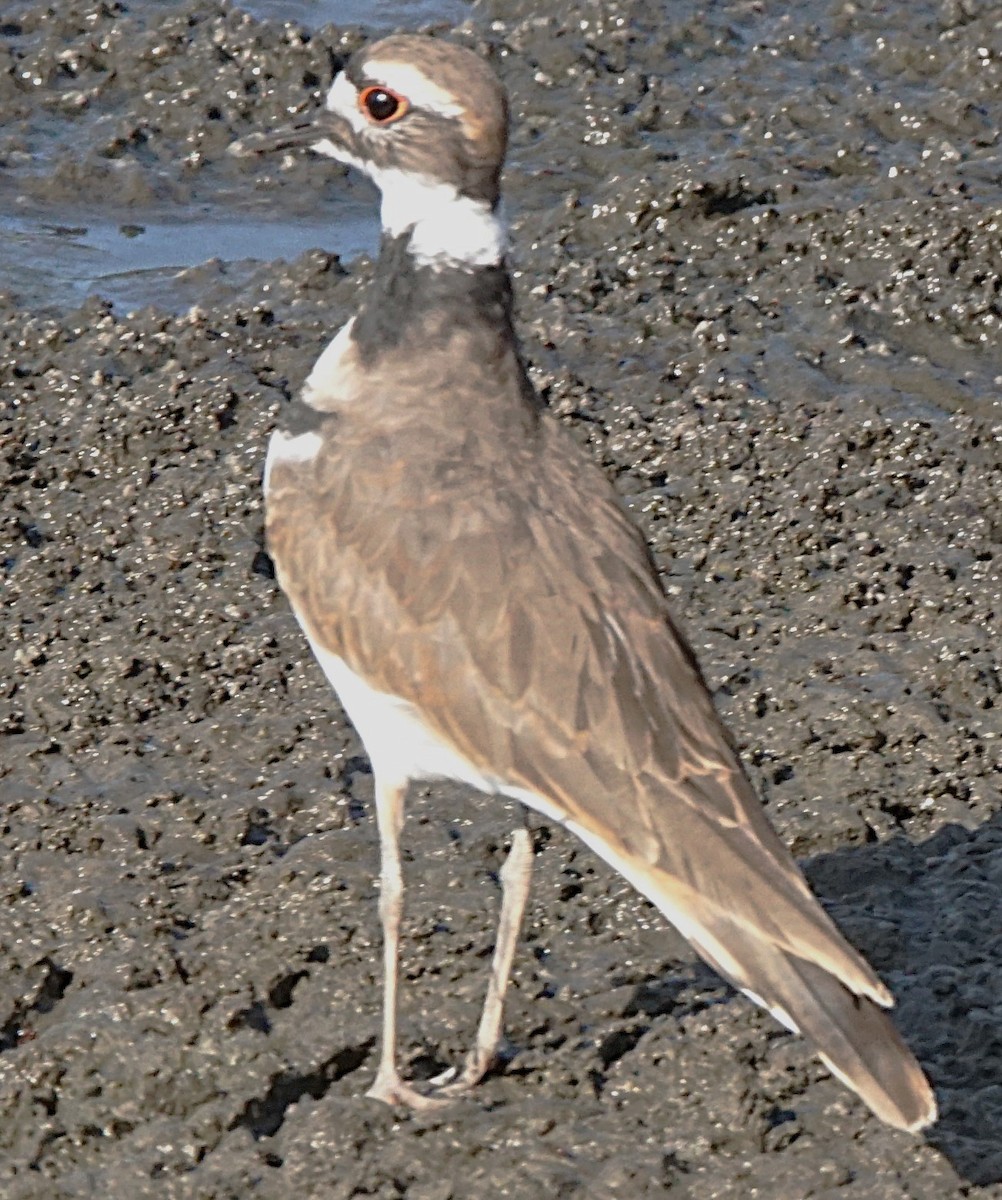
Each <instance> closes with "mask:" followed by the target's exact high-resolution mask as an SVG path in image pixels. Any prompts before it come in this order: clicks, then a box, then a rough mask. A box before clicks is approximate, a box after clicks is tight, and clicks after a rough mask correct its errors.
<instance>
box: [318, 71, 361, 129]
mask: <svg viewBox="0 0 1002 1200" xmlns="http://www.w3.org/2000/svg"><path fill="white" fill-rule="evenodd" d="M324 107H325V108H326V109H327V111H328V112H332V113H336V114H337V115H338V116H339V117H344V119H345V120H346V121H347V122H348V124H349V125H350V126H351V127H352V129H354V130H355V132H356V133H360V132H361V131H362V130H363V129H365V128H366V127H367V126H368V124H369V122H368V121H367V120H366V119H365V117H364V115H363V114H362V112H361V111H360V110H359V107H358V92H357V91H356V90H355V85H354V84H353V83H352V82H351V80H350V79H349V78H348V77H347V75H345V73H344V71H341V72H339V73H338V74H337V75H335V76H334V82H333V83H332V84H331V86H330V91H328V93H327V99H326V100H325V101H324Z"/></svg>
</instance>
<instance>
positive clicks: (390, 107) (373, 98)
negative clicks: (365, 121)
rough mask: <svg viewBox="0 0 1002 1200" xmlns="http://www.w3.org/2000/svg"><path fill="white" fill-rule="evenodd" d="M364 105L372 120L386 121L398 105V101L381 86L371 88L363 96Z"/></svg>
mask: <svg viewBox="0 0 1002 1200" xmlns="http://www.w3.org/2000/svg"><path fill="white" fill-rule="evenodd" d="M365 107H366V108H367V109H368V110H369V116H370V117H372V119H373V120H374V121H388V120H389V119H390V117H392V116H393V114H394V113H395V112H396V111H397V109H398V108H399V107H400V101H399V100H398V99H397V97H396V96H393V95H391V94H390V93H389V92H384V91H383V90H382V88H373V89H372V91H371V92H370V93H369V94H368V96H366V98H365Z"/></svg>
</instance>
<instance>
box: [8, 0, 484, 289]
mask: <svg viewBox="0 0 1002 1200" xmlns="http://www.w3.org/2000/svg"><path fill="white" fill-rule="evenodd" d="M239 7H240V8H241V9H243V10H244V11H246V12H248V13H249V14H250V15H251V16H253V17H255V18H257V19H258V20H269V21H271V22H273V23H278V24H283V23H291V24H293V25H296V26H299V27H301V28H304V29H307V30H310V31H313V30H315V29H318V28H321V27H323V26H326V25H335V26H362V27H364V28H365V29H366V30H371V31H372V33H373V35H382V34H385V33H387V32H390V31H393V30H397V29H401V30H403V29H418V28H420V27H422V26H424V25H427V24H429V23H432V22H447V23H453V24H459V23H460V22H461V21H462V20H463V19H464V17H465V16H466V15H467V13H468V6H467V4H465V3H464V2H463V0H390V2H388V3H379V4H372V3H361V2H360V0H292V2H289V0H285V2H279V0H247V2H246V3H244V4H241V5H240V6H239ZM162 12H163V5H162V4H158V3H157V2H156V0H136V2H135V3H130V5H129V13H130V16H132V17H135V18H138V19H140V20H147V21H150V22H154V21H156V20H157V18H158V15H159V14H162ZM2 16H3V14H2V12H0V17H2ZM2 118H3V114H2V112H0V126H2ZM70 137H72V134H70ZM73 151H74V146H73V145H72V143H70V145H69V146H68V145H67V141H66V139H65V138H64V137H63V136H61V135H60V134H59V133H58V131H57V132H56V133H55V134H54V136H52V137H51V138H50V139H48V140H47V141H43V142H42V149H41V151H40V152H36V153H34V154H32V155H30V156H28V155H25V156H23V158H24V159H25V160H26V161H24V162H18V161H14V162H11V161H8V162H7V163H6V164H5V170H4V172H3V183H4V185H5V187H4V190H3V192H2V193H0V236H2V238H3V254H2V255H0V291H9V292H12V293H14V295H15V296H17V297H19V298H22V299H23V300H25V301H26V302H29V303H31V304H49V305H55V306H57V307H60V308H64V307H70V306H74V305H77V304H79V303H81V302H82V301H83V300H84V299H85V298H86V297H87V296H89V295H91V294H100V295H101V296H103V297H105V298H106V299H109V300H111V301H113V302H114V303H115V304H117V305H121V306H122V307H124V308H127V309H131V308H138V307H142V306H143V305H145V304H149V303H155V304H158V305H160V306H161V307H164V308H168V309H172V310H175V311H177V310H180V309H183V308H185V307H187V305H188V304H189V303H190V297H189V295H188V292H187V289H186V288H185V287H184V277H185V272H186V271H187V270H189V269H190V268H194V267H197V266H199V265H200V264H203V263H207V262H217V263H219V264H221V265H222V266H223V268H224V269H225V268H226V267H230V268H232V269H233V270H237V271H239V270H240V269H241V267H240V265H239V264H244V269H246V266H247V264H251V263H254V262H262V261H271V260H274V259H278V258H282V259H287V260H288V259H294V258H296V257H297V256H298V255H300V254H302V253H303V252H304V251H306V250H309V249H312V248H321V249H324V250H327V251H330V252H332V253H336V254H338V255H340V256H341V257H342V258H345V259H351V258H354V257H356V256H357V255H359V254H361V253H371V252H372V251H373V250H374V248H375V246H376V244H377V241H378V222H377V209H376V207H375V205H374V204H373V203H371V201H370V202H367V203H361V202H359V201H357V200H352V199H351V198H350V197H349V198H347V199H342V198H341V197H338V198H337V200H336V205H335V204H329V205H327V206H324V205H320V206H318V211H317V213H316V215H315V216H313V217H308V218H305V219H304V217H303V216H302V215H300V214H299V213H297V214H296V216H295V219H289V218H288V216H287V215H284V214H283V212H282V208H281V205H276V206H274V207H273V208H272V209H270V210H269V209H267V208H262V207H261V206H257V207H256V208H255V210H254V211H253V212H252V213H248V212H247V210H246V207H245V206H243V205H241V204H239V203H235V202H234V197H233V195H232V194H231V193H229V192H228V191H227V190H226V189H225V188H220V189H218V190H216V191H213V190H212V189H209V190H203V192H202V194H200V195H199V197H198V199H197V201H193V202H181V201H179V202H176V203H170V202H161V203H159V204H158V205H156V206H155V207H154V208H149V209H144V210H142V211H141V212H140V213H138V214H135V215H134V214H133V213H132V212H131V211H130V210H129V208H128V206H127V205H123V206H122V209H121V211H118V210H117V209H115V208H112V209H111V210H110V211H109V210H108V209H107V208H105V207H104V206H99V207H101V208H102V211H101V212H99V213H95V212H94V211H93V207H95V206H91V207H89V206H88V205H87V204H86V202H74V200H73V198H72V196H68V195H66V194H65V193H64V192H62V191H60V190H59V189H56V190H55V191H54V192H53V197H54V200H53V201H52V202H50V201H49V199H48V197H47V198H46V201H45V203H44V204H42V205H39V204H38V203H35V202H26V197H25V196H19V195H18V181H19V171H31V172H32V173H33V174H34V175H36V176H37V175H38V174H39V173H40V172H42V173H44V172H45V170H46V169H51V165H52V161H55V160H56V158H57V157H58V156H60V155H65V154H67V153H70V154H72V153H73ZM47 156H51V161H50V162H49V163H46V161H45V159H46V157H47ZM179 172H180V165H179Z"/></svg>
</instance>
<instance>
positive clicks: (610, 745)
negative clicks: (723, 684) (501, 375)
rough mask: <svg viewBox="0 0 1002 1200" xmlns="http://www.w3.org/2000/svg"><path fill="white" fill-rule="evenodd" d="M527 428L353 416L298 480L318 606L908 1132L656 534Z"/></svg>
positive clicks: (322, 633) (273, 511)
mask: <svg viewBox="0 0 1002 1200" xmlns="http://www.w3.org/2000/svg"><path fill="white" fill-rule="evenodd" d="M508 416H509V418H510V424H508V425H507V426H506V425H505V423H504V421H503V420H500V419H497V420H496V418H497V414H495V413H493V410H492V413H491V414H482V413H481V414H478V416H476V417H475V416H471V414H469V413H467V414H461V419H457V420H456V421H454V422H452V423H451V425H450V426H445V427H443V425H442V424H441V422H440V421H436V422H434V423H433V424H434V427H433V428H431V427H426V426H425V425H423V424H422V421H421V419H420V416H414V417H411V418H408V419H404V420H402V421H397V422H396V424H395V425H394V424H392V423H387V422H385V421H384V422H375V423H369V422H365V421H357V422H355V421H351V420H343V419H342V418H338V422H337V424H338V428H337V437H336V439H334V438H332V439H331V440H330V442H329V444H328V445H327V446H326V447H325V449H324V451H323V452H322V453H321V454H320V455H319V456H318V458H317V460H316V462H315V463H314V464H312V465H311V466H310V467H309V468H306V467H305V466H303V465H294V466H292V467H288V468H276V469H275V470H274V471H273V474H272V482H271V489H270V493H269V503H268V513H269V516H268V533H269V545H270V547H271V549H272V552H273V554H274V556H275V559H276V563H277V565H278V569H279V578H280V580H281V582H282V585H283V587H284V589H285V590H286V592H287V593H288V594H289V596H290V599H291V601H292V603H293V606H294V608H295V610H296V612H297V615H298V616H299V618H300V620H301V621H302V622H303V623H304V624H305V626H306V627H307V629H308V630H309V632H310V634H311V637H312V638H314V640H315V641H317V642H319V644H321V645H323V646H324V647H325V648H327V649H328V650H330V651H331V652H333V653H335V654H337V655H339V656H340V657H342V658H343V659H344V660H345V661H346V662H347V663H348V665H349V666H350V667H351V668H352V669H353V670H355V671H356V672H358V673H359V674H361V675H363V676H364V677H365V678H366V679H367V680H368V681H369V683H370V684H371V685H372V686H374V687H376V688H378V689H380V690H383V691H385V692H387V693H390V694H392V695H396V696H399V697H402V698H403V699H405V700H408V701H410V702H411V703H413V704H414V705H416V706H417V707H418V708H419V709H420V711H421V712H422V714H423V716H424V717H425V719H426V720H427V721H428V723H429V724H430V726H431V727H432V728H433V729H434V730H435V731H436V732H437V733H438V735H439V736H440V737H442V738H443V739H444V740H446V741H447V742H449V743H451V744H452V745H453V746H454V747H455V748H456V749H457V750H458V751H459V753H460V754H461V755H463V756H464V757H465V758H466V759H468V760H469V761H470V762H472V763H473V764H474V765H475V766H477V767H478V768H479V769H480V771H482V772H483V773H485V774H487V775H489V776H493V777H496V778H498V779H501V780H503V781H504V782H505V785H506V786H507V787H510V788H513V789H519V790H520V791H522V792H526V793H530V794H531V795H533V796H536V797H539V798H541V799H542V800H543V801H545V805H546V807H548V808H549V809H550V811H557V812H559V813H561V814H563V816H564V817H565V818H566V820H567V822H568V824H570V825H571V826H572V827H574V828H575V829H576V830H577V831H578V832H579V833H580V834H581V836H582V837H583V838H584V839H585V840H586V841H587V842H588V843H589V844H590V845H591V846H592V847H593V848H594V849H596V850H597V851H598V852H599V853H600V854H602V855H603V856H604V857H605V858H606V859H607V860H608V861H609V862H610V863H612V864H613V865H614V866H615V867H617V869H619V870H620V871H621V872H622V873H623V874H624V875H625V876H626V877H627V878H628V879H629V880H630V881H631V882H632V883H634V884H635V886H637V887H638V888H639V889H640V890H641V891H642V892H644V893H645V894H646V895H647V896H648V897H649V898H650V899H651V900H652V901H653V902H654V903H655V904H657V905H658V907H660V908H661V909H662V911H663V912H664V913H665V914H666V915H667V916H668V917H669V919H670V920H672V921H673V922H674V923H675V924H676V925H677V926H678V927H679V929H680V930H681V931H682V932H683V933H684V934H685V935H686V936H687V937H688V938H689V939H690V941H692V942H693V944H694V945H695V947H696V948H697V949H698V950H699V951H700V953H701V954H702V955H703V956H704V957H705V958H706V959H707V960H708V961H709V962H710V963H711V964H712V965H714V966H715V967H717V969H718V970H720V971H721V972H722V973H723V974H724V975H725V976H726V977H727V978H729V979H730V980H731V982H733V983H734V984H736V985H737V986H738V987H741V988H743V989H745V990H746V991H748V992H749V993H750V994H751V995H753V996H754V997H755V998H756V999H759V1000H760V1001H761V1002H762V1003H763V1004H765V1005H766V1007H769V1008H770V1009H771V1010H772V1011H773V1012H774V1013H775V1015H777V1016H778V1017H779V1019H780V1020H782V1021H784V1022H785V1023H786V1024H788V1025H790V1026H792V1027H794V1028H796V1029H799V1030H801V1031H802V1032H804V1033H806V1034H807V1035H808V1036H809V1037H811V1038H812V1039H813V1040H814V1041H815V1042H816V1044H817V1046H818V1048H819V1049H820V1051H821V1052H822V1055H823V1057H824V1058H825V1061H826V1062H827V1063H828V1064H829V1066H831V1067H832V1069H833V1070H834V1071H835V1072H836V1074H838V1075H839V1076H840V1077H841V1078H842V1079H843V1080H845V1081H846V1082H847V1083H849V1084H850V1085H851V1086H853V1087H855V1088H856V1090H857V1091H858V1092H859V1093H860V1094H861V1095H862V1096H863V1097H864V1099H866V1101H867V1102H868V1103H869V1104H870V1105H871V1107H872V1108H873V1109H874V1110H875V1111H876V1112H877V1113H878V1114H879V1115H880V1116H881V1117H882V1118H883V1119H884V1120H887V1121H889V1122H891V1123H892V1124H895V1125H898V1126H901V1127H904V1128H909V1129H915V1128H919V1127H921V1126H923V1125H925V1124H928V1123H929V1122H930V1121H931V1120H933V1119H935V1112H936V1109H935V1101H934V1099H933V1096H932V1093H931V1091H930V1089H929V1086H928V1083H927V1081H926V1080H925V1077H924V1076H923V1074H922V1071H921V1068H920V1067H919V1066H918V1064H917V1063H916V1062H915V1060H914V1058H913V1057H912V1056H911V1054H910V1052H909V1051H908V1049H907V1047H906V1046H905V1045H904V1043H903V1042H902V1041H901V1038H900V1036H899V1035H898V1034H897V1032H896V1031H895V1030H894V1027H893V1026H892V1025H891V1023H890V1021H889V1020H888V1019H887V1018H886V1016H885V1015H884V1014H883V1013H881V1012H880V1010H879V1008H878V1007H877V1005H878V1004H879V1005H887V1004H889V1003H891V997H890V994H889V993H888V991H887V989H886V988H885V987H884V985H883V984H882V983H881V982H880V980H879V979H878V978H877V976H876V975H875V974H874V972H873V971H872V970H871V969H870V967H869V966H868V964H867V963H866V962H865V961H864V960H863V959H862V958H861V957H860V955H858V954H857V953H856V952H855V951H854V950H853V949H852V948H851V947H850V946H849V945H848V944H847V943H846V942H845V940H844V939H843V938H842V936H841V935H840V934H839V932H838V930H837V929H836V928H835V926H834V924H833V923H832V922H831V920H830V919H829V918H828V916H827V915H826V914H825V912H824V910H823V909H822V908H821V906H820V905H819V904H818V902H817V901H816V899H815V898H814V897H813V895H812V894H811V893H810V891H809V889H808V888H807V885H806V883H805V882H804V879H803V877H802V876H801V874H800V872H799V871H798V869H797V867H796V865H795V863H794V862H793V859H792V858H791V856H790V854H789V853H788V851H787V850H786V848H785V847H784V846H783V844H782V843H781V841H780V840H779V838H778V837H777V836H776V834H775V832H774V831H773V829H772V827H771V826H770V825H769V823H768V821H767V820H766V818H765V816H764V813H763V811H762V808H761V806H760V804H759V801H758V798H757V797H756V795H755V793H754V792H753V790H752V788H751V786H750V784H749V782H748V780H747V778H746V776H745V774H744V771H743V770H742V768H741V765H740V763H739V761H738V759H737V756H736V754H735V751H734V748H733V746H732V744H731V742H730V740H729V738H728V736H727V734H726V733H725V731H724V729H723V727H722V725H721V723H720V720H719V718H718V717H717V714H716V712H715V710H714V708H713V704H712V701H711V699H710V696H709V694H708V692H707V690H706V687H705V685H704V683H703V680H702V677H701V675H700V672H699V669H698V667H697V665H696V663H695V660H694V658H693V655H692V652H691V651H690V649H689V647H688V645H687V643H686V641H685V639H684V638H683V636H682V635H681V633H680V632H679V630H678V628H677V627H676V626H675V624H674V622H673V621H672V618H671V616H670V614H669V612H668V609H667V605H666V602H665V600H664V597H663V594H662V592H661V589H660V586H659V584H658V581H657V578H656V575H655V572H654V569H653V566H652V564H651V562H650V559H649V556H648V553H647V551H646V548H645V546H644V544H643V542H642V540H641V538H640V536H639V534H638V532H637V531H636V529H635V528H634V526H633V525H632V523H631V522H630V521H629V519H628V517H627V516H626V514H625V513H624V512H623V511H622V509H621V507H620V505H619V503H618V501H617V499H616V497H615V495H614V493H613V491H612V489H611V488H610V486H609V484H608V482H607V481H606V480H605V478H604V477H603V476H602V475H601V473H600V472H599V471H598V470H597V469H596V468H595V467H594V466H593V465H592V464H590V463H589V462H588V461H586V459H585V458H584V456H583V455H582V454H581V453H580V452H579V451H578V450H577V447H576V446H575V445H574V444H573V442H571V440H570V439H568V438H567V437H566V435H565V434H564V433H563V431H561V430H559V428H558V427H557V426H556V425H555V424H554V423H552V422H551V421H550V420H548V419H547V418H541V419H540V418H537V417H536V416H535V414H529V413H528V412H527V411H525V410H524V409H519V410H517V411H515V412H513V413H509V414H508ZM494 420H496V423H495V424H493V425H491V424H490V423H489V422H491V421H494ZM373 424H374V426H375V427H376V428H380V429H382V430H383V432H381V433H377V432H374V431H373ZM444 430H451V432H444ZM401 439H404V440H405V441H406V454H402V453H401V448H402V441H401ZM498 446H502V447H504V453H503V454H501V455H499V454H498V453H497V448H498ZM405 462H406V466H405Z"/></svg>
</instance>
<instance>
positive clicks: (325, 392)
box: [300, 317, 355, 409]
mask: <svg viewBox="0 0 1002 1200" xmlns="http://www.w3.org/2000/svg"><path fill="white" fill-rule="evenodd" d="M354 324H355V318H354V317H352V318H351V320H350V321H349V322H348V323H347V324H346V325H342V326H341V328H340V329H339V330H338V332H337V334H336V336H335V337H334V338H333V340H332V341H331V342H330V344H329V345H328V346H327V348H326V349H325V350H324V352H323V354H321V355H320V357H319V358H318V359H317V361H316V362H315V363H314V364H313V370H312V371H311V372H310V373H309V375H308V376H307V377H306V382H305V383H304V384H303V390H302V392H301V393H300V399H301V400H302V401H303V403H304V404H308V405H310V407H311V408H319V409H323V408H326V407H327V405H325V404H324V400H325V399H328V398H330V399H336V398H337V396H338V392H339V390H340V389H339V387H338V382H339V380H340V378H341V375H342V372H343V369H344V361H345V358H346V357H347V356H348V355H349V354H350V353H351V352H352V349H353V348H352V342H351V330H352V326H353V325H354Z"/></svg>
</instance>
